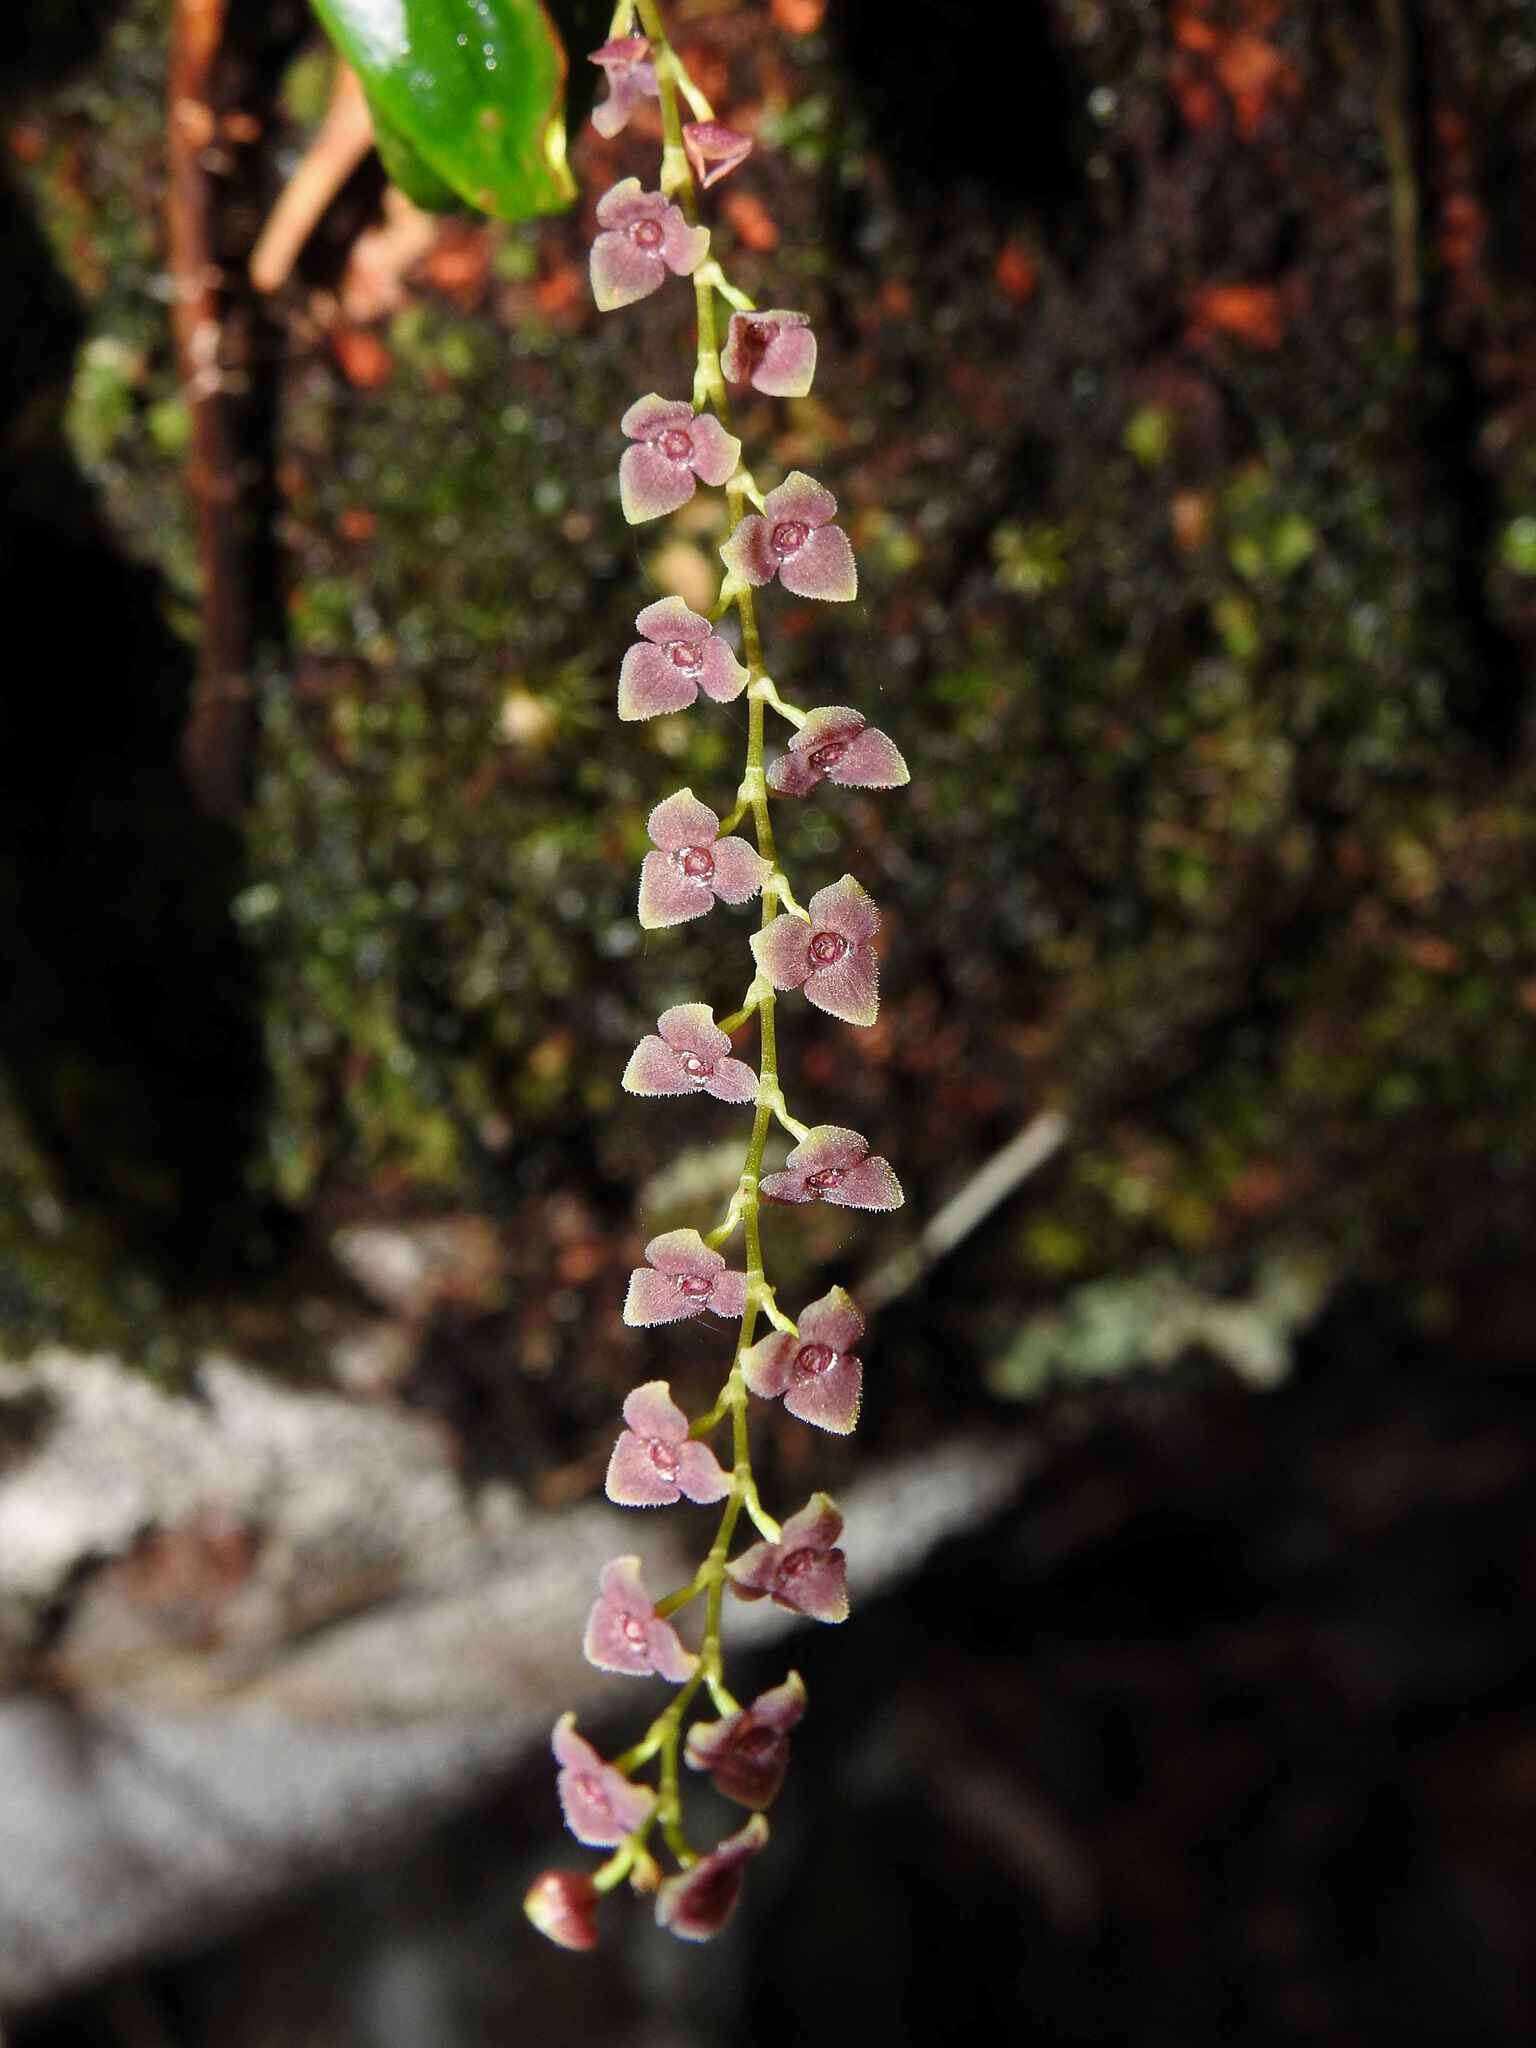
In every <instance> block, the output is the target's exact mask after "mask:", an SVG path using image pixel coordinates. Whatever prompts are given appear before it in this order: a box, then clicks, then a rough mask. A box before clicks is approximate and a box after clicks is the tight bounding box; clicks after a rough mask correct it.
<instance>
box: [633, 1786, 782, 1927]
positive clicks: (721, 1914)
mask: <svg viewBox="0 0 1536 2048" xmlns="http://www.w3.org/2000/svg"><path fill="white" fill-rule="evenodd" d="M767 1841H768V1823H767V1821H765V1820H764V1819H763V1816H762V1815H761V1814H760V1813H754V1814H753V1816H752V1818H751V1819H750V1820H749V1821H748V1822H747V1824H746V1826H745V1827H744V1828H742V1829H741V1830H740V1832H739V1833H737V1834H734V1835H730V1836H728V1837H727V1838H726V1840H725V1841H723V1842H722V1843H721V1844H720V1846H719V1847H718V1848H717V1849H711V1851H710V1852H709V1854H708V1855H707V1856H701V1857H700V1858H699V1860H698V1862H697V1863H694V1864H691V1865H690V1866H689V1867H688V1869H687V1870H685V1871H683V1872H682V1874H681V1875H680V1876H678V1877H669V1878H668V1879H667V1880H666V1881H665V1883H664V1884H663V1885H662V1887H661V1890H660V1891H659V1892H658V1893H657V1894H656V1924H657V1925H658V1926H659V1927H665V1928H667V1929H668V1931H669V1932H670V1933H672V1934H676V1935H680V1936H681V1937H682V1939H683V1940H684V1941H708V1940H709V1939H710V1937H711V1936H712V1935H715V1934H718V1933H719V1932H720V1930H721V1928H722V1927H724V1926H725V1924H726V1922H727V1921H728V1920H729V1919H730V1917H731V1915H732V1913H734V1912H735V1910H736V1901H737V1899H738V1898H740V1896H741V1880H742V1872H743V1866H744V1865H746V1864H747V1863H749V1862H750V1861H751V1860H752V1858H753V1857H754V1856H756V1855H757V1854H758V1853H759V1852H760V1851H761V1850H762V1849H763V1848H764V1847H766V1845H767Z"/></svg>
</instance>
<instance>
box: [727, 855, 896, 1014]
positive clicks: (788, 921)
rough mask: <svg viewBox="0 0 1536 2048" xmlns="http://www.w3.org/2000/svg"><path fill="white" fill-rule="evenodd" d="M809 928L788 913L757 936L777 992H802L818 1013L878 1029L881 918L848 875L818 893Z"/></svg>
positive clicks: (758, 952) (760, 959) (756, 947)
mask: <svg viewBox="0 0 1536 2048" xmlns="http://www.w3.org/2000/svg"><path fill="white" fill-rule="evenodd" d="M807 907H808V909H809V911H810V923H809V924H807V923H806V921H805V919H804V918H803V917H791V916H790V915H789V913H788V912H787V911H786V912H784V913H782V914H781V915H780V916H778V917H775V918H772V919H770V921H769V922H768V923H767V924H765V925H764V926H763V928H762V930H761V931H756V932H754V933H753V934H752V940H751V944H752V952H753V955H754V957H755V958H756V961H757V964H758V966H759V967H760V968H761V969H762V970H763V972H764V974H766V975H767V977H768V979H769V980H770V981H771V982H772V983H773V985H774V987H775V988H803V989H804V990H805V993H806V996H807V997H808V998H809V1000H810V1001H811V1002H813V1003H814V1004H815V1005H816V1007H817V1009H818V1010H825V1011H826V1013H827V1015H828V1016H829V1017H841V1019H842V1020H843V1022H844V1023H845V1024H873V1023H874V1021H875V1018H876V1017H877V1016H878V1014H879V1011H880V963H879V960H878V959H877V958H876V955H875V949H874V946H873V944H872V943H871V942H872V941H873V939H874V936H875V933H876V932H877V931H879V929H880V913H879V911H878V910H876V908H875V906H874V904H873V903H872V902H871V901H870V899H869V897H868V896H867V895H866V894H865V892H864V890H863V889H861V888H860V887H859V884H858V883H857V882H856V881H855V880H854V878H853V876H852V875H844V876H843V878H842V880H841V881H840V882H833V883H831V884H830V885H829V886H828V887H827V888H825V889H818V890H817V891H816V894H815V895H814V896H813V897H812V898H811V900H810V903H809V905H808V906H807Z"/></svg>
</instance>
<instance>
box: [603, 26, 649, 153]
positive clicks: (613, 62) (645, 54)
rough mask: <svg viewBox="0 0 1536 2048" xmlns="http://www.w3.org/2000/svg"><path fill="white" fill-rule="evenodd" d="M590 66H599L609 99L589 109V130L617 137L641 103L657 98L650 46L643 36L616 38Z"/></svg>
mask: <svg viewBox="0 0 1536 2048" xmlns="http://www.w3.org/2000/svg"><path fill="white" fill-rule="evenodd" d="M589 62H591V63H593V64H598V65H601V67H602V69H603V72H604V73H605V75H606V77H607V80H608V97H607V99H605V100H602V101H600V102H599V104H598V105H597V106H595V107H594V108H593V109H592V126H593V127H594V128H595V129H596V130H597V132H598V134H599V135H607V136H610V137H611V136H614V135H617V134H618V133H619V132H620V130H621V129H623V128H627V127H628V126H629V117H630V115H631V114H632V113H633V112H634V111H635V109H636V107H638V106H639V105H640V103H641V101H642V100H653V99H656V98H657V97H658V90H657V85H656V66H655V65H654V64H653V63H652V62H651V46H650V44H649V42H647V40H646V38H645V37H644V36H615V37H614V39H613V40H612V42H607V43H604V45H603V47H602V48H601V49H600V50H594V51H593V52H592V55H591V58H590V59H589Z"/></svg>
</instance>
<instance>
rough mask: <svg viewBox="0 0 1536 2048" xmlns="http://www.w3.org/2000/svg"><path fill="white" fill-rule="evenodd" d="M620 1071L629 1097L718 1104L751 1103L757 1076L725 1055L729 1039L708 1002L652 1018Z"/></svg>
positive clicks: (677, 1006) (675, 1008) (678, 1007)
mask: <svg viewBox="0 0 1536 2048" xmlns="http://www.w3.org/2000/svg"><path fill="white" fill-rule="evenodd" d="M656 1032H657V1033H658V1034H659V1036H658V1035H654V1034H653V1035H652V1036H651V1037H649V1038H642V1039H641V1041H640V1043H639V1044H638V1045H637V1046H636V1047H635V1049H634V1051H633V1052H632V1053H631V1054H630V1056H629V1065H628V1066H627V1067H626V1068H625V1069H624V1086H625V1087H626V1088H627V1089H628V1090H629V1092H630V1094H631V1095H701V1094H702V1095H713V1096H714V1098H715V1100H716V1101H717V1102H755V1101H756V1099H757V1076H756V1074H754V1073H753V1071H752V1069H751V1068H750V1067H749V1066H748V1065H747V1063H746V1061H745V1060H733V1059H730V1058H728V1057H727V1055H728V1054H729V1052H730V1049H731V1041H730V1040H729V1039H728V1038H727V1037H726V1035H725V1033H724V1032H723V1031H722V1030H721V1029H720V1027H719V1026H718V1025H717V1024H716V1022H715V1020H714V1017H713V1016H712V1014H711V1013H710V1008H709V1005H708V1003H677V1004H675V1005H674V1006H673V1008H672V1009H670V1010H663V1011H662V1013H661V1015H660V1016H659V1017H658V1018H657V1019H656Z"/></svg>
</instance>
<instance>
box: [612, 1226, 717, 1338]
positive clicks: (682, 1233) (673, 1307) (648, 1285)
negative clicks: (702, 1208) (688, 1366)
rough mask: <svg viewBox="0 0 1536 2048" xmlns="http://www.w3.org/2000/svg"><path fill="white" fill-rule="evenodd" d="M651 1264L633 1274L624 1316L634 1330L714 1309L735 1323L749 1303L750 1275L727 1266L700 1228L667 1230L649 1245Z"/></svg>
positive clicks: (630, 1279) (647, 1250)
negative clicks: (712, 1248) (748, 1283)
mask: <svg viewBox="0 0 1536 2048" xmlns="http://www.w3.org/2000/svg"><path fill="white" fill-rule="evenodd" d="M645 1256H646V1258H647V1260H648V1261H649V1264H647V1265H644V1266H636V1268H635V1269H634V1271H633V1272H632V1273H631V1274H630V1276H629V1293H628V1295H627V1296H626V1297H625V1301H624V1320H625V1322H626V1323H628V1324H629V1325H630V1327H631V1328H639V1329H651V1328H654V1327H655V1325H656V1324H658V1323H680V1322H682V1321H683V1319H684V1318H685V1317H687V1316H697V1315H702V1314H703V1313H704V1311H705V1309H712V1310H713V1311H714V1313H715V1314H716V1315H717V1316H724V1318H725V1319H726V1321H727V1322H735V1321H736V1319H737V1318H738V1317H739V1316H740V1314H741V1312H742V1309H743V1308H744V1307H745V1306H746V1299H747V1276H746V1274H745V1273H733V1272H728V1271H727V1270H726V1264H725V1260H724V1259H723V1258H722V1257H721V1255H720V1253H719V1252H717V1251H712V1250H711V1249H710V1247H709V1246H708V1245H707V1244H706V1243H705V1242H704V1240H703V1238H702V1237H700V1235H699V1233H698V1232H697V1231H696V1230H664V1231H663V1232H662V1234H661V1236H660V1237H653V1238H652V1239H651V1241H650V1243H649V1244H648V1245H647V1246H646V1248H645Z"/></svg>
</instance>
